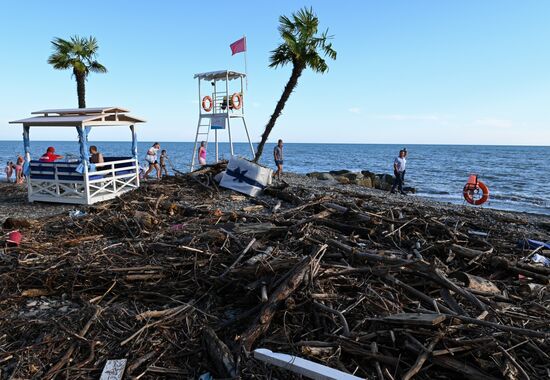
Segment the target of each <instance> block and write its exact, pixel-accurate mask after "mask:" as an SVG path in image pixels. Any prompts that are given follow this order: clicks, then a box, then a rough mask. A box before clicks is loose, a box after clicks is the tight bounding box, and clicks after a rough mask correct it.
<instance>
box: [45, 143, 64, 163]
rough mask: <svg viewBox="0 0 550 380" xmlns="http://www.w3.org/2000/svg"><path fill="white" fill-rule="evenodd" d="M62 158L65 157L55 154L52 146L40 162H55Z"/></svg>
mask: <svg viewBox="0 0 550 380" xmlns="http://www.w3.org/2000/svg"><path fill="white" fill-rule="evenodd" d="M60 158H63V156H60V155H59V154H55V148H54V147H53V146H50V147H48V149H47V150H46V153H44V154H43V155H42V157H40V161H42V162H54V161H55V160H59V159H60Z"/></svg>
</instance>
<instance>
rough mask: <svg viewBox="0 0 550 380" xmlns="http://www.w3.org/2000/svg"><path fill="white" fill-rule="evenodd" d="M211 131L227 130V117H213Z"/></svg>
mask: <svg viewBox="0 0 550 380" xmlns="http://www.w3.org/2000/svg"><path fill="white" fill-rule="evenodd" d="M210 129H225V115H221V116H212V119H211V121H210Z"/></svg>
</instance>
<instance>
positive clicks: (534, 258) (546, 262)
mask: <svg viewBox="0 0 550 380" xmlns="http://www.w3.org/2000/svg"><path fill="white" fill-rule="evenodd" d="M531 261H533V262H535V263H541V264H542V265H544V266H545V267H550V259H549V258H548V257H546V256H542V255H539V254H538V253H535V254H534V255H533V256H531Z"/></svg>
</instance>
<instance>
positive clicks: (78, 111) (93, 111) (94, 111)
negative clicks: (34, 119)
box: [31, 107, 130, 115]
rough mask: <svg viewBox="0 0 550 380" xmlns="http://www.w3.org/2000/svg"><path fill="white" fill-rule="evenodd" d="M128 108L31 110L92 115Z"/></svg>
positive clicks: (120, 111) (39, 112)
mask: <svg viewBox="0 0 550 380" xmlns="http://www.w3.org/2000/svg"><path fill="white" fill-rule="evenodd" d="M126 112H130V111H129V110H127V109H124V108H120V107H92V108H58V109H49V110H42V111H34V112H31V115H39V114H44V115H48V114H50V113H55V114H58V115H90V114H97V113H100V114H101V113H126Z"/></svg>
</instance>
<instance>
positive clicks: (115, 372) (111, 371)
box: [99, 359, 127, 380]
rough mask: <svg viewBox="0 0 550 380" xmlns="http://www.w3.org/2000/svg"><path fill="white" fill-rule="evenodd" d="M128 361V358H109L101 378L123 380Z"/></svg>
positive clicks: (103, 379)
mask: <svg viewBox="0 0 550 380" xmlns="http://www.w3.org/2000/svg"><path fill="white" fill-rule="evenodd" d="M126 362H127V360H126V359H117V360H107V363H105V367H104V368H103V372H102V373H101V377H100V378H99V380H122V378H123V376H124V370H125V369H126Z"/></svg>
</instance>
